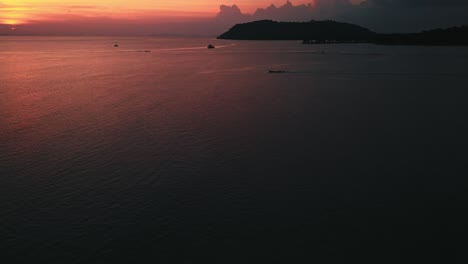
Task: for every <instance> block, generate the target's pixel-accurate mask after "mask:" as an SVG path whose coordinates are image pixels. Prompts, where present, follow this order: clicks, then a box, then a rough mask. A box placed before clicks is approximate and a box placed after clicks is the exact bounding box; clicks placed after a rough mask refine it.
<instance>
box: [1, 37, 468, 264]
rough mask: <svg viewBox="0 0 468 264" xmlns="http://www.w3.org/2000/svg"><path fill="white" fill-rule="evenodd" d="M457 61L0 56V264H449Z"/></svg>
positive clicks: (282, 51)
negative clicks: (428, 263)
mask: <svg viewBox="0 0 468 264" xmlns="http://www.w3.org/2000/svg"><path fill="white" fill-rule="evenodd" d="M209 43H213V44H215V45H216V46H217V49H214V50H208V49H206V45H207V44H209ZM114 44H119V47H118V48H114V47H113V46H114ZM142 51H151V52H142ZM467 61H468V49H467V48H459V47H385V46H374V45H361V44H359V45H302V44H300V43H298V42H261V41H260V42H236V41H219V40H207V39H158V38H117V39H115V38H114V39H113V38H104V37H0V175H1V178H0V197H1V199H0V215H1V217H0V224H1V225H0V226H1V228H0V249H1V251H2V255H4V256H5V257H13V258H15V260H16V261H17V262H20V261H23V262H25V261H27V262H32V261H34V262H40V263H113V262H118V261H127V262H133V261H140V262H141V261H143V260H144V259H152V260H154V261H158V260H160V261H161V260H162V261H164V262H163V263H168V262H169V263H170V262H177V261H185V263H191V262H192V261H196V260H217V261H218V262H220V263H242V262H244V263H249V262H252V263H260V262H262V261H266V260H269V261H271V260H279V259H281V257H284V258H285V259H287V260H291V259H294V258H298V259H299V258H300V257H302V258H304V257H305V258H307V260H308V261H307V262H311V261H314V260H318V259H322V258H326V261H324V262H323V263H329V262H337V263H344V262H343V261H345V262H347V261H349V260H351V259H355V258H356V259H359V260H365V259H371V260H374V261H376V263H382V262H387V261H388V262H391V263H395V262H398V261H403V260H405V261H407V260H411V259H417V260H421V259H422V258H423V259H424V258H427V259H432V260H433V259H434V258H436V259H437V258H439V259H443V260H446V261H447V262H452V263H455V262H456V261H460V260H461V259H462V258H463V254H462V253H463V250H464V249H465V247H464V246H463V244H462V243H457V242H455V241H457V240H456V239H457V238H463V237H464V236H465V235H466V224H465V223H466V221H467V220H468V219H467V217H466V216H464V211H465V210H466V209H468V208H467V202H468V199H467V198H468V196H467V192H466V191H467V190H466V186H467V185H466V183H465V181H466V180H465V177H466V172H467V170H466V164H465V163H466V160H467V158H468V157H467V152H466V148H467V139H466V135H468V133H467V132H468V129H467V122H466V113H467V112H468V111H467V110H468V109H467V108H468V106H467V103H466V102H467V99H468V96H467V92H466V89H467V87H468V67H467ZM269 69H272V70H284V71H286V73H282V74H269V73H268V70H269ZM239 261H240V262H239ZM11 263H13V262H11ZM319 263H320V262H319Z"/></svg>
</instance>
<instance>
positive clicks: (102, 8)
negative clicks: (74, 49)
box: [0, 0, 314, 26]
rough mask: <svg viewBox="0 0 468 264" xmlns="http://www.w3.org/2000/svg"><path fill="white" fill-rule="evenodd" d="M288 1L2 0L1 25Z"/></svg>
mask: <svg viewBox="0 0 468 264" xmlns="http://www.w3.org/2000/svg"><path fill="white" fill-rule="evenodd" d="M313 2H314V0H296V1H292V3H293V4H294V5H298V4H304V3H313ZM284 3H286V0H254V1H248V0H226V1H223V0H192V1H187V0H173V1H170V2H169V1H154V0H137V1H134V2H128V1H126V0H112V1H111V0H100V1H98V0H80V1H78V0H68V1H60V0H0V24H5V25H11V26H16V25H22V24H30V23H39V22H50V21H66V20H76V19H77V18H99V17H105V18H110V19H127V20H143V21H144V20H160V21H165V20H170V19H171V18H172V19H174V18H181V17H183V18H200V17H211V16H214V15H216V13H217V12H218V11H219V6H220V5H222V4H225V5H233V4H236V5H238V6H239V7H240V8H241V10H242V11H243V12H246V13H252V12H254V11H255V9H257V8H259V7H266V6H268V5H270V4H275V5H277V6H280V5H283V4H284Z"/></svg>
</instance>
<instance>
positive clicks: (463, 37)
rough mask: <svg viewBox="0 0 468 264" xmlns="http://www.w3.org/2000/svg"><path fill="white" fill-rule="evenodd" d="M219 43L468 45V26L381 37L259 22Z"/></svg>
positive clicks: (332, 24) (325, 26)
mask: <svg viewBox="0 0 468 264" xmlns="http://www.w3.org/2000/svg"><path fill="white" fill-rule="evenodd" d="M218 39H231V40H302V41H303V43H304V44H321V43H363V42H365V43H375V44H382V45H468V26H461V27H451V28H446V29H434V30H429V31H422V32H418V33H395V34H380V33H376V32H373V31H371V30H369V29H367V28H365V27H362V26H359V25H355V24H351V23H344V22H337V21H333V20H324V21H316V20H312V21H309V22H277V21H273V20H259V21H254V22H249V23H243V24H236V25H235V26H233V27H232V28H231V29H229V30H228V31H227V32H225V33H223V34H221V35H220V36H218Z"/></svg>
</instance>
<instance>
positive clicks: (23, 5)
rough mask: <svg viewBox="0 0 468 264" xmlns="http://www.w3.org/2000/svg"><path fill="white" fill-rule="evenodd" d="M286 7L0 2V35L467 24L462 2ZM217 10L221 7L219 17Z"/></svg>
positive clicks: (296, 1) (113, 0) (190, 0)
mask: <svg viewBox="0 0 468 264" xmlns="http://www.w3.org/2000/svg"><path fill="white" fill-rule="evenodd" d="M291 2H292V5H291V4H285V3H286V0H171V1H167V0H165V1H161V0H133V1H128V0H0V35H1V34H7V35H8V34H58V35H60V34H80V35H82V34H90V35H93V34H95V35H96V34H97V35H100V34H111V35H112V34H120V35H124V34H127V35H147V34H160V33H161V34H165V33H175V34H182V35H183V34H194V35H200V34H201V35H215V34H219V33H222V32H224V31H225V30H226V29H228V28H230V27H231V26H233V25H234V24H236V23H244V22H249V21H252V20H258V19H273V20H277V21H309V20H311V19H315V20H323V19H333V20H339V21H344V22H350V23H356V24H359V25H362V26H364V27H368V28H370V29H371V30H374V31H378V32H410V31H418V30H424V29H431V28H435V27H450V26H457V25H463V24H468V16H467V15H466V14H467V13H468V0H291ZM271 4H274V5H275V6H276V7H277V8H276V9H275V10H269V11H268V12H266V13H265V12H263V16H260V15H259V14H257V15H246V14H254V13H255V11H256V10H257V9H258V8H266V7H268V6H270V5H271ZM309 4H311V5H309ZM221 5H227V7H223V8H221V12H220V6H221ZM232 5H237V6H238V8H237V7H235V8H232V7H231V6H232ZM239 8H240V9H239ZM223 10H224V11H227V12H223Z"/></svg>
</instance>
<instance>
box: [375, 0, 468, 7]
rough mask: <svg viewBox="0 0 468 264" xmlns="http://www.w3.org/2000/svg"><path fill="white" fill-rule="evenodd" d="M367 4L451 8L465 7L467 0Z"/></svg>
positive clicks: (395, 0) (378, 0) (391, 0)
mask: <svg viewBox="0 0 468 264" xmlns="http://www.w3.org/2000/svg"><path fill="white" fill-rule="evenodd" d="M366 2H367V3H368V4H373V5H377V6H384V7H453V6H467V5H468V1H467V0H367V1H366Z"/></svg>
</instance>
